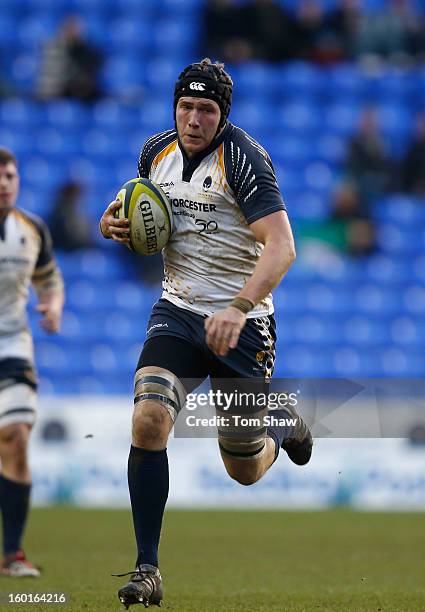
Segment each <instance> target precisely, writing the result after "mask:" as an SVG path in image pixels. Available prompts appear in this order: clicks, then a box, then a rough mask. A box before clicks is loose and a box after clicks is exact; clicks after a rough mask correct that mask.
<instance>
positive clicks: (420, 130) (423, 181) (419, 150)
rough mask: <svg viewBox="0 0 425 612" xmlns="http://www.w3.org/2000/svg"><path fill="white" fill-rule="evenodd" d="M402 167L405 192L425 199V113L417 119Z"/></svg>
mask: <svg viewBox="0 0 425 612" xmlns="http://www.w3.org/2000/svg"><path fill="white" fill-rule="evenodd" d="M402 165H403V169H402V174H403V187H404V189H405V191H407V193H411V194H414V195H417V196H419V197H425V113H423V114H421V115H419V116H418V118H417V121H416V131H415V135H414V138H413V140H412V142H411V144H410V146H409V148H408V150H407V153H406V156H405V158H404V160H403V164H402Z"/></svg>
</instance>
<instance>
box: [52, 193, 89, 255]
mask: <svg viewBox="0 0 425 612" xmlns="http://www.w3.org/2000/svg"><path fill="white" fill-rule="evenodd" d="M81 194H82V187H81V185H80V184H79V183H76V182H73V181H70V182H68V183H65V184H64V185H63V186H62V187H61V188H60V189H59V192H58V194H57V196H56V199H55V202H54V204H53V208H52V212H51V215H50V219H49V222H48V225H49V229H50V232H51V234H52V239H53V244H54V246H55V248H56V249H58V250H62V251H76V250H78V249H87V248H90V247H91V246H93V240H92V237H91V223H90V221H89V219H88V218H87V217H86V216H85V214H84V212H83V210H82V209H81V205H80V198H81Z"/></svg>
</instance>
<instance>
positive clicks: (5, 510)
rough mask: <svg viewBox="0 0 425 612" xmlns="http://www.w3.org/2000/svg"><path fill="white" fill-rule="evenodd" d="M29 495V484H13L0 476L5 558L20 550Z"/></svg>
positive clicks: (0, 507)
mask: <svg viewBox="0 0 425 612" xmlns="http://www.w3.org/2000/svg"><path fill="white" fill-rule="evenodd" d="M30 493H31V485H30V484H21V483H19V482H14V481H13V480H9V479H8V478H5V477H4V476H3V475H2V474H0V511H1V514H2V527H3V553H4V555H5V556H6V555H10V554H12V553H15V552H16V551H17V550H19V549H20V548H21V540H22V534H23V532H24V529H25V523H26V521H27V516H28V510H29V505H30Z"/></svg>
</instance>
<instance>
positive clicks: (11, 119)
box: [0, 98, 45, 129]
mask: <svg viewBox="0 0 425 612" xmlns="http://www.w3.org/2000/svg"><path fill="white" fill-rule="evenodd" d="M0 120H1V122H2V123H3V124H4V125H7V127H8V128H11V127H13V129H15V128H19V127H21V128H26V129H28V128H29V127H37V126H38V125H42V124H43V123H44V121H45V112H44V108H43V106H42V105H41V104H37V103H35V102H32V101H30V100H25V99H24V98H9V99H6V100H3V101H2V102H1V104H0Z"/></svg>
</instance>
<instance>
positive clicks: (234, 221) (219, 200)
mask: <svg viewBox="0 0 425 612" xmlns="http://www.w3.org/2000/svg"><path fill="white" fill-rule="evenodd" d="M138 171H139V176H140V177H143V178H150V179H151V180H153V181H154V182H156V183H158V184H159V185H160V186H161V187H162V188H163V190H164V191H165V192H166V193H167V195H168V197H169V198H170V201H171V205H172V209H173V218H174V227H175V230H174V232H173V235H172V236H171V239H170V241H169V242H168V244H167V245H166V247H165V248H164V250H163V258H164V282H163V289H164V291H163V295H162V297H164V298H166V299H167V300H169V301H171V302H173V303H174V304H176V305H177V306H180V307H183V308H186V309H188V310H191V311H193V312H196V313H199V314H211V313H213V312H215V311H216V310H219V309H220V308H225V307H226V306H229V305H230V303H231V301H232V300H233V298H234V297H235V295H236V294H237V293H238V292H239V291H240V290H241V288H242V287H243V286H244V284H245V282H246V281H247V280H248V279H249V278H250V277H251V276H252V273H253V271H254V268H255V265H256V263H257V261H258V258H259V256H260V254H261V252H262V250H263V245H262V244H260V243H259V242H257V241H256V240H255V237H254V234H253V233H252V231H251V230H250V228H249V224H250V223H252V222H254V221H257V220H258V219H261V218H262V217H265V216H267V215H269V214H271V213H273V212H275V211H278V210H285V205H284V203H283V200H282V196H281V194H280V192H279V188H278V186H277V182H276V177H275V173H274V169H273V166H272V162H271V160H270V158H269V156H268V154H267V152H266V151H265V150H264V149H263V148H262V147H261V146H260V145H259V144H258V143H257V142H256V141H255V140H254V139H253V138H251V137H250V136H249V135H248V134H247V133H246V132H244V131H243V130H242V129H240V128H238V127H236V126H234V125H232V124H231V123H227V124H226V126H225V128H224V129H223V131H222V132H221V133H220V134H219V135H218V136H217V137H216V138H215V140H214V141H213V142H212V143H211V144H210V146H209V147H208V148H207V149H205V150H204V151H202V152H201V153H198V154H197V155H195V156H193V157H192V158H190V159H188V157H187V156H186V154H185V152H184V150H183V149H182V147H181V146H180V143H179V140H178V136H177V132H176V130H168V131H166V132H162V133H160V134H156V135H155V136H152V137H151V138H149V139H148V140H147V141H146V143H145V144H144V146H143V148H142V151H141V154H140V158H139V166H138ZM272 312H273V303H272V299H271V295H268V296H267V297H266V298H265V299H264V300H263V301H261V302H260V303H259V304H257V306H256V307H255V308H254V309H253V310H252V311H251V312H250V313H248V317H252V318H255V317H260V316H265V315H269V314H272Z"/></svg>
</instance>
